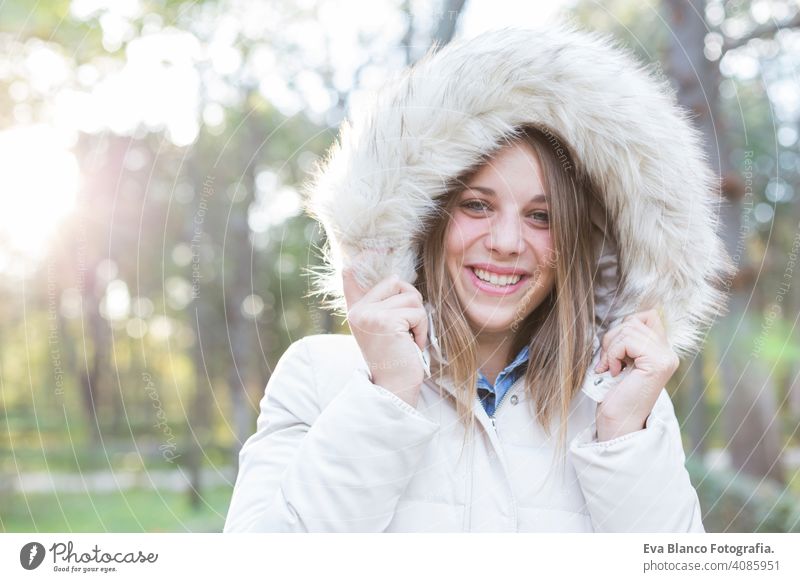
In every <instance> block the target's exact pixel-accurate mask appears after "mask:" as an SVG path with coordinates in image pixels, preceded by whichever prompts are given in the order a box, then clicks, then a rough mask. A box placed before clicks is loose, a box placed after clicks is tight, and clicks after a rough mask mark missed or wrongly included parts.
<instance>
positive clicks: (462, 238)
mask: <svg viewBox="0 0 800 582" xmlns="http://www.w3.org/2000/svg"><path fill="white" fill-rule="evenodd" d="M481 231H482V227H481V226H480V224H479V222H478V221H477V220H470V219H469V218H467V217H464V216H458V215H454V216H453V218H452V219H451V220H450V224H449V226H448V228H447V232H446V234H445V238H444V244H445V251H446V253H447V258H448V259H451V260H458V259H460V258H461V257H462V256H463V255H464V254H465V253H466V251H467V249H468V248H469V247H470V246H471V245H473V244H474V243H475V242H476V241H477V240H478V239H479V238H480V236H481Z"/></svg>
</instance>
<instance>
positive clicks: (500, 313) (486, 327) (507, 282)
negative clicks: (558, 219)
mask: <svg viewBox="0 0 800 582" xmlns="http://www.w3.org/2000/svg"><path fill="white" fill-rule="evenodd" d="M466 186H467V187H466V188H465V189H464V190H463V191H461V192H460V193H458V194H457V195H456V196H457V202H456V204H455V206H454V207H453V211H452V216H451V218H450V222H449V224H448V227H447V231H446V234H445V264H446V267H447V270H448V273H449V274H450V276H451V277H452V279H453V281H454V284H455V291H456V293H457V294H458V297H459V299H460V300H461V302H462V304H463V305H464V306H465V308H466V317H467V320H468V321H469V323H470V325H471V326H472V328H473V331H474V332H475V333H487V332H488V333H498V332H500V333H502V332H507V331H508V330H509V329H511V328H512V326H514V324H515V323H516V324H520V323H521V322H522V321H523V320H524V319H525V317H526V316H527V315H529V314H530V313H532V312H533V311H534V310H535V309H536V308H537V307H538V306H539V305H540V304H541V303H542V301H543V300H544V299H545V297H547V294H548V293H549V292H550V290H551V289H552V288H553V283H554V280H555V268H554V263H553V247H552V242H551V237H550V213H549V209H548V202H547V196H548V193H547V192H545V190H544V187H543V179H542V171H541V168H540V166H539V161H538V159H537V157H536V155H535V153H534V151H533V149H532V148H531V147H530V146H528V145H527V144H524V143H515V144H514V145H511V146H507V147H505V148H503V149H502V150H500V151H499V152H498V153H497V155H495V157H493V158H492V159H491V160H490V161H489V162H488V163H487V164H485V165H484V166H483V167H482V168H481V169H480V170H479V171H478V172H477V173H476V174H475V175H474V176H473V177H472V178H471V179H470V180H469V182H467V184H466Z"/></svg>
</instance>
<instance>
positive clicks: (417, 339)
mask: <svg viewBox="0 0 800 582" xmlns="http://www.w3.org/2000/svg"><path fill="white" fill-rule="evenodd" d="M393 314H394V315H395V316H398V317H400V318H401V319H402V320H403V321H404V322H405V325H406V326H407V330H408V331H409V332H410V333H411V335H412V339H413V340H414V343H415V344H417V346H418V347H419V349H420V350H424V349H425V344H426V343H427V339H428V314H427V313H426V311H425V309H424V308H422V307H419V308H410V307H409V308H404V309H398V310H396V311H394V312H393Z"/></svg>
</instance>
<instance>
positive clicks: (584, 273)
mask: <svg viewBox="0 0 800 582" xmlns="http://www.w3.org/2000/svg"><path fill="white" fill-rule="evenodd" d="M515 142H522V143H525V144H528V145H530V146H531V148H532V149H533V151H534V152H535V154H536V156H537V158H538V160H539V163H540V167H541V168H542V172H543V181H544V184H543V186H544V187H545V189H546V191H547V192H548V193H549V195H550V216H551V219H550V224H551V226H550V228H551V237H552V241H553V250H554V252H553V257H554V267H555V284H554V287H553V290H552V291H551V292H550V294H548V296H547V297H546V298H545V299H544V300H543V301H542V303H541V304H540V305H539V306H538V307H537V308H536V309H534V311H533V312H532V313H530V314H529V315H528V316H527V317H525V319H524V320H522V321H521V322H520V323H519V324H516V323H515V324H514V325H512V329H513V328H516V329H514V335H513V339H512V344H511V351H510V354H511V355H510V357H511V358H513V357H515V356H516V354H517V353H519V351H520V350H521V349H522V348H523V347H524V346H525V345H527V346H528V347H529V349H530V359H529V362H528V367H527V371H526V372H525V384H526V390H528V392H529V394H530V398H529V399H528V400H529V402H530V403H531V404H532V409H531V413H532V414H533V415H534V416H535V417H536V419H537V420H538V422H539V423H540V424H541V426H542V427H543V429H544V431H545V434H547V435H548V436H550V432H551V431H550V424H551V422H552V421H553V420H554V419H556V418H559V417H560V419H561V423H560V430H559V439H558V443H557V447H556V450H561V452H562V458H563V456H564V455H565V452H566V436H567V422H566V421H567V418H568V414H569V408H570V403H571V401H572V398H573V396H574V394H575V393H576V392H577V391H578V390H580V387H581V384H582V381H583V378H584V375H585V373H586V370H587V368H588V366H589V364H590V361H591V356H592V339H593V322H594V292H593V280H592V275H593V271H594V267H595V265H594V261H595V258H594V253H593V249H592V245H591V222H590V218H589V216H590V204H591V203H600V201H599V197H598V196H597V190H596V187H595V185H594V184H593V183H592V181H591V180H590V179H589V178H588V176H586V175H585V174H584V173H583V171H582V170H581V168H580V164H579V163H578V160H576V158H575V157H574V156H573V155H572V153H571V151H570V148H569V147H568V146H567V144H566V143H565V142H564V140H562V139H561V138H560V137H559V136H558V135H557V134H556V133H555V132H554V131H552V130H550V129H548V128H539V127H535V126H521V127H519V128H517V130H516V133H515V134H513V135H511V136H509V137H508V138H507V140H506V143H505V144H503V146H504V145H511V144H512V143H515ZM501 147H502V146H501ZM496 151H497V150H495V151H494V152H491V153H490V154H487V155H486V156H485V157H484V159H483V160H482V161H481V162H480V163H479V164H478V165H476V166H474V167H473V168H470V170H469V171H468V172H466V173H465V174H464V175H462V176H459V177H458V178H457V179H455V180H453V182H452V184H451V187H450V188H449V189H448V191H447V193H446V194H445V195H443V196H442V197H441V198H440V199H439V200H440V206H439V212H438V213H437V214H436V215H435V216H434V217H432V218H431V219H430V222H429V224H428V225H426V228H425V229H424V231H423V232H425V233H426V236H425V238H424V239H423V240H421V241H420V246H421V252H420V254H421V261H420V264H419V267H418V270H417V275H418V277H417V281H416V283H415V284H416V285H417V288H418V289H419V290H420V292H421V293H422V294H423V297H424V298H425V300H426V301H428V302H429V303H430V304H431V305H433V306H434V307H435V308H434V313H433V323H434V326H435V329H436V330H437V333H438V339H439V344H440V346H441V349H442V352H443V353H444V354H445V355H446V356H445V357H446V360H447V365H446V366H436V367H435V368H432V373H433V374H434V380H436V381H438V382H443V381H445V379H444V376H448V377H449V380H450V381H452V382H453V386H454V387H455V393H456V410H457V414H458V416H459V419H460V420H461V422H462V423H463V424H464V427H465V442H466V437H468V436H469V435H471V434H472V432H473V428H474V422H475V416H474V414H473V406H474V404H475V403H476V402H477V380H478V364H477V351H476V342H475V335H474V333H473V331H472V330H471V328H470V325H469V323H468V322H467V319H466V317H465V315H464V313H465V309H464V307H465V306H463V305H461V302H460V301H459V299H458V296H457V295H456V293H455V292H454V285H453V281H452V279H451V277H450V276H449V274H448V272H447V269H446V268H445V260H444V255H445V253H444V248H445V247H444V245H445V237H446V233H447V228H448V226H449V224H450V216H451V214H452V211H453V209H454V207H455V204H456V203H457V201H458V194H459V193H460V192H461V191H463V189H464V187H465V184H466V183H467V182H468V181H469V179H470V177H472V176H473V175H474V174H475V173H476V172H477V171H478V170H479V169H480V167H481V166H482V165H483V164H484V163H486V162H487V161H488V160H489V159H490V158H491V157H492V155H493V154H494V153H496ZM509 363H510V361H509V362H507V364H509ZM440 385H441V384H440ZM462 451H463V447H462Z"/></svg>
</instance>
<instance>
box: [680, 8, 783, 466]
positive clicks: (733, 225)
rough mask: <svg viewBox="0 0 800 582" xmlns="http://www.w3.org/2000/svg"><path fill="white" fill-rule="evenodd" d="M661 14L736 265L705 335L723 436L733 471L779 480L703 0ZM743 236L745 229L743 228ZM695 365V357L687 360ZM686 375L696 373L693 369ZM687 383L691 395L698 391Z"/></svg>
mask: <svg viewBox="0 0 800 582" xmlns="http://www.w3.org/2000/svg"><path fill="white" fill-rule="evenodd" d="M664 7H665V13H666V14H665V15H666V20H667V22H668V23H669V25H670V30H671V31H672V32H673V33H674V35H675V37H674V42H673V43H672V44H671V46H670V47H669V49H668V53H667V62H668V66H669V69H670V73H671V75H672V77H673V78H674V79H675V80H676V82H677V84H678V87H677V89H678V100H679V102H680V103H681V104H682V105H683V106H685V107H686V108H688V109H689V111H690V112H691V113H692V115H693V116H694V123H695V125H696V126H697V127H699V129H700V131H701V132H702V134H703V136H704V138H705V145H706V149H707V152H708V159H709V161H710V163H711V164H712V167H713V169H714V170H715V171H716V173H717V175H718V176H719V177H720V182H719V192H720V202H721V204H720V223H719V224H720V229H721V230H720V234H721V236H722V237H723V239H724V241H725V245H726V248H727V250H728V252H729V253H730V255H731V257H733V259H734V262H735V263H736V265H737V267H739V269H740V274H739V276H737V277H736V278H734V280H733V281H732V282H731V288H730V293H731V298H730V302H729V309H728V312H727V314H725V315H722V316H721V317H719V318H718V320H717V324H716V326H715V327H714V328H712V331H711V333H712V334H714V336H715V337H716V338H717V342H716V343H717V345H718V346H719V348H720V350H719V357H720V361H719V362H718V363H717V365H716V366H714V368H715V369H717V370H719V371H720V373H721V376H722V380H723V406H722V410H721V414H720V416H721V418H723V419H724V422H723V427H722V430H723V436H724V442H725V443H726V446H727V447H728V449H729V452H730V457H731V461H732V463H733V465H734V468H735V469H737V470H738V469H742V470H743V471H745V472H747V473H749V474H751V475H753V476H756V477H759V478H760V477H765V476H768V477H770V478H772V479H774V480H776V481H778V482H782V481H783V478H782V472H781V469H780V462H779V461H780V450H781V449H780V446H779V444H780V438H779V426H778V424H777V423H776V422H772V419H777V418H778V414H777V412H778V411H777V406H776V403H775V390H776V386H775V384H774V380H773V378H772V376H771V375H770V371H769V369H768V368H767V367H766V366H765V365H764V363H763V361H762V360H761V359H759V358H758V357H754V356H753V346H752V345H750V343H749V342H748V341H746V340H747V338H749V337H754V336H753V335H749V333H748V332H747V330H746V329H745V327H746V322H747V297H748V296H749V292H750V289H749V288H748V287H750V285H748V276H747V273H748V272H749V269H748V261H747V257H746V256H745V252H744V248H745V246H744V244H745V241H744V240H742V238H741V237H742V200H741V197H742V194H743V191H742V190H741V189H740V188H737V185H738V184H741V183H742V182H741V179H740V178H739V176H738V175H737V174H736V173H735V172H734V171H733V170H732V169H731V168H730V152H729V150H728V147H727V144H726V142H725V139H724V120H723V119H722V117H721V115H720V113H719V82H720V72H719V65H718V63H717V62H713V61H709V60H708V59H707V58H706V57H705V55H704V48H705V36H706V33H707V32H708V28H707V26H706V23H705V22H704V20H703V17H702V15H703V14H705V2H704V1H703V0H665V2H664ZM745 234H746V233H745ZM694 365H695V366H699V365H700V364H699V362H698V363H695V364H694ZM692 375H693V376H694V377H698V378H699V377H701V376H702V374H701V373H697V371H695V372H694V373H693V374H692ZM705 387H706V383H705V382H703V386H702V387H697V386H694V387H693V388H692V390H691V392H692V394H693V397H695V398H696V397H698V396H700V395H702V394H704V393H705ZM692 427H694V428H693V434H692V438H693V440H695V441H697V442H699V440H700V436H701V434H700V429H701V427H700V426H699V423H697V422H695V423H693V424H692Z"/></svg>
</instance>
